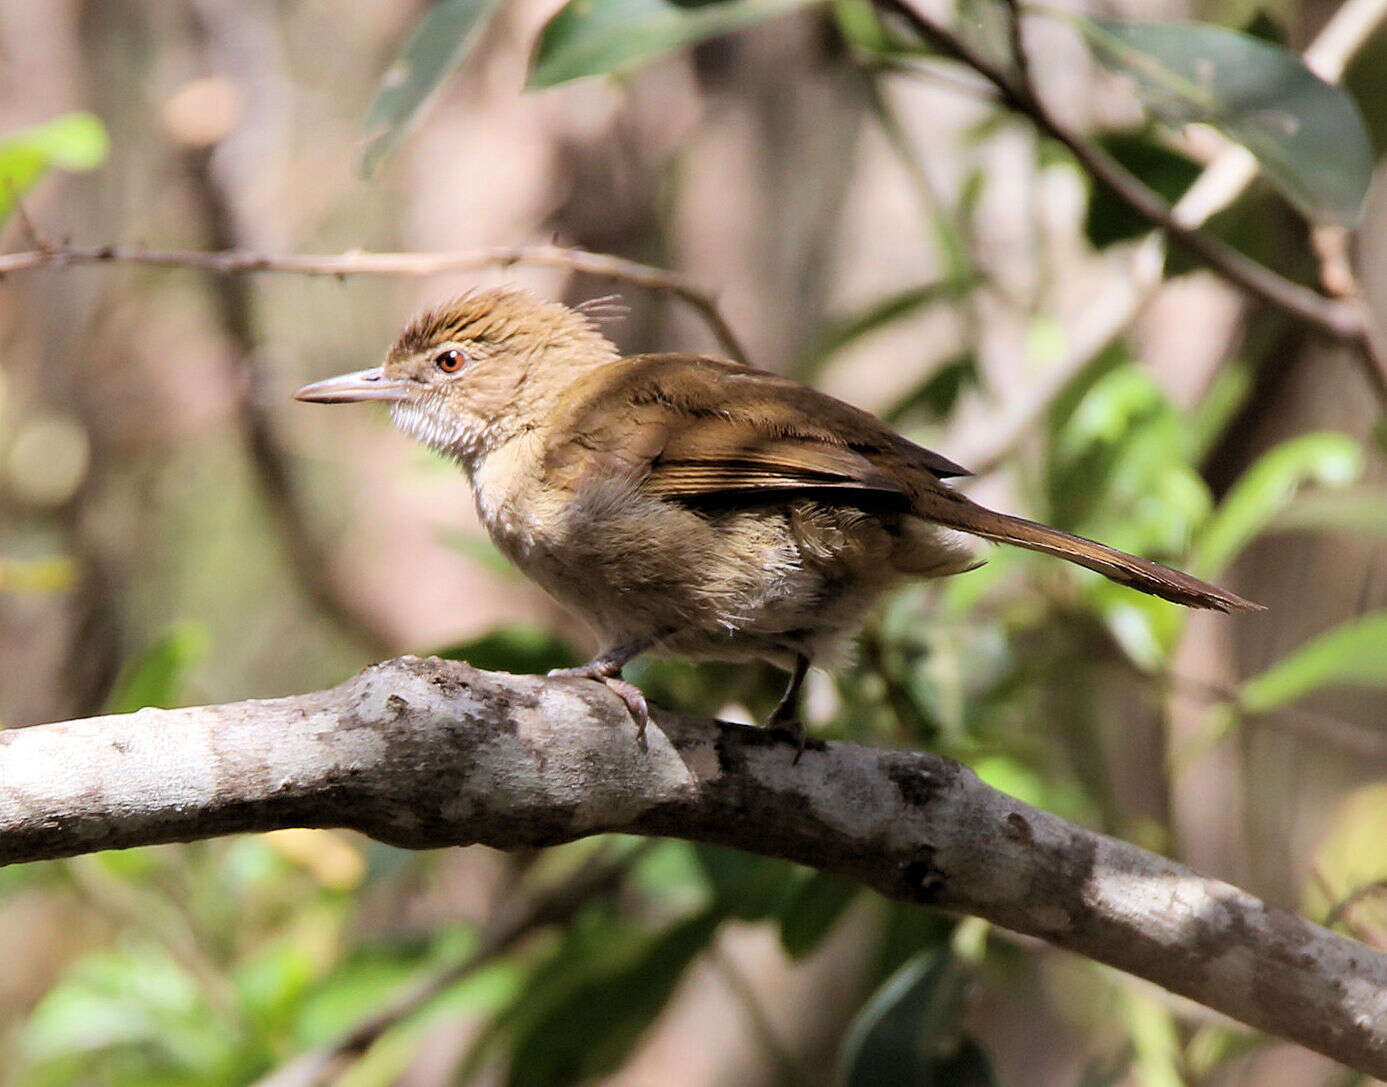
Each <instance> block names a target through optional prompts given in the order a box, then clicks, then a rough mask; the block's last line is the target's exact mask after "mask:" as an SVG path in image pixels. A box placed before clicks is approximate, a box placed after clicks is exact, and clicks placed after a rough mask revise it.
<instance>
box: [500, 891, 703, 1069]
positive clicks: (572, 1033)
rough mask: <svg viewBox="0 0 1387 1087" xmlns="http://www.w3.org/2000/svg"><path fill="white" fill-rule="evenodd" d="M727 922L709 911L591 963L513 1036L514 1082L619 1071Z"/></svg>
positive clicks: (512, 1067)
mask: <svg viewBox="0 0 1387 1087" xmlns="http://www.w3.org/2000/svg"><path fill="white" fill-rule="evenodd" d="M721 920H722V917H721V915H720V913H719V912H718V911H716V910H707V911H704V912H702V913H699V914H696V915H695V916H693V917H691V918H689V919H687V920H685V921H681V922H679V923H678V924H675V925H672V926H670V927H669V928H667V929H665V930H664V931H663V932H660V933H658V934H656V935H654V936H650V937H646V938H644V939H642V940H641V941H640V942H639V943H638V944H637V945H635V946H634V947H628V948H626V949H625V953H624V954H621V955H619V956H616V957H614V958H612V959H610V960H609V961H606V962H602V963H595V964H589V968H588V970H587V972H586V973H585V975H584V976H582V977H580V978H579V979H578V980H577V981H576V983H575V984H572V985H571V987H569V988H568V990H567V992H566V993H564V994H563V995H562V997H560V998H559V999H557V1000H553V1001H552V1002H550V1003H549V1005H548V1006H547V1008H545V1010H544V1011H543V1012H542V1013H541V1014H539V1015H538V1016H535V1017H533V1018H531V1019H530V1020H529V1022H528V1024H527V1026H526V1028H525V1029H524V1030H523V1031H522V1032H520V1033H517V1034H516V1035H514V1036H513V1041H514V1048H513V1050H512V1055H511V1065H510V1071H509V1074H508V1076H507V1083H509V1084H510V1085H511V1087H550V1085H551V1084H570V1083H576V1082H581V1081H583V1080H586V1079H589V1078H592V1077H595V1076H602V1075H606V1074H609V1073H611V1072H614V1071H615V1070H616V1069H618V1068H620V1067H621V1066H622V1064H624V1063H625V1062H626V1059H627V1057H628V1055H629V1054H630V1052H631V1050H632V1049H633V1048H634V1047H635V1045H636V1043H637V1042H639V1041H640V1038H641V1036H642V1035H643V1034H644V1033H645V1031H646V1028H647V1027H649V1026H650V1024H651V1023H652V1022H653V1021H654V1020H655V1018H656V1017H657V1016H658V1015H659V1014H660V1012H661V1011H662V1010H663V1009H664V1006H665V1004H666V1003H667V1002H668V1001H669V997H670V994H672V993H673V992H674V988H675V986H676V985H677V984H678V982H679V979H680V978H681V977H682V976H683V974H684V970H685V969H686V968H687V967H688V965H689V963H690V962H691V961H693V959H694V957H695V956H697V955H698V954H699V953H700V952H701V951H702V950H703V949H704V948H705V947H707V945H708V942H709V940H711V939H712V937H713V933H714V932H716V931H717V927H718V925H719V924H720V923H721ZM523 999H524V998H523V997H522V1000H523Z"/></svg>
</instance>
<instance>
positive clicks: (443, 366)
mask: <svg viewBox="0 0 1387 1087" xmlns="http://www.w3.org/2000/svg"><path fill="white" fill-rule="evenodd" d="M433 364H434V365H435V366H437V367H438V368H439V369H440V370H442V371H443V372H444V373H445V374H455V373H457V372H458V371H459V370H461V369H462V352H461V351H457V350H454V349H451V348H450V349H449V350H447V351H443V352H440V353H439V355H438V357H437V358H436V359H434V360H433Z"/></svg>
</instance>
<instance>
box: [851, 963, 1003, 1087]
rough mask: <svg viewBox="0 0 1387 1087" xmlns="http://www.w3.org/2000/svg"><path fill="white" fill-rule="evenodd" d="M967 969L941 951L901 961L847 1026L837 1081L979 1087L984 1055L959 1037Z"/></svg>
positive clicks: (985, 1081)
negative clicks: (897, 968)
mask: <svg viewBox="0 0 1387 1087" xmlns="http://www.w3.org/2000/svg"><path fill="white" fill-rule="evenodd" d="M966 983H967V975H966V973H965V971H964V968H963V967H962V966H961V964H959V963H958V962H957V961H956V960H955V959H954V957H953V956H952V955H951V954H950V953H949V952H948V951H947V950H946V949H941V950H939V951H933V952H927V953H925V954H924V955H921V956H920V957H919V958H917V959H915V960H913V961H911V962H910V963H907V964H906V965H905V966H904V967H902V968H901V969H900V970H899V971H897V973H896V974H894V975H893V976H892V977H891V978H890V980H888V981H887V982H886V984H885V985H883V986H882V987H881V989H879V990H878V991H877V993H876V995H874V996H873V997H872V999H871V1000H869V1001H868V1002H867V1006H866V1007H865V1008H864V1009H863V1010H862V1012H861V1013H860V1014H859V1015H858V1017H857V1021H856V1022H855V1023H854V1024H853V1026H852V1028H851V1029H850V1030H849V1032H848V1037H847V1040H846V1041H845V1042H844V1044H843V1052H842V1055H841V1057H840V1060H839V1076H838V1082H840V1083H842V1084H845V1085H846V1087H926V1085H929V1084H939V1085H940V1087H946V1085H947V1087H974V1085H978V1087H984V1085H989V1084H991V1083H992V1082H993V1078H992V1068H991V1065H990V1063H989V1061H988V1060H987V1056H986V1054H984V1053H983V1051H982V1050H981V1048H980V1047H979V1046H978V1045H977V1043H976V1042H974V1041H973V1040H972V1039H970V1038H966V1037H960V1036H959V1035H958V1029H957V1024H956V1019H957V1015H958V1010H959V1006H960V1004H961V1002H962V997H963V991H964V987H965V985H966Z"/></svg>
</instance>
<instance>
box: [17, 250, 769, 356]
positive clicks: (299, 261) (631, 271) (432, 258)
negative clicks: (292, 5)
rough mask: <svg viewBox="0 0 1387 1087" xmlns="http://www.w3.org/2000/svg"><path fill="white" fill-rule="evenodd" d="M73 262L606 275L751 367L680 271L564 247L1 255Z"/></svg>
mask: <svg viewBox="0 0 1387 1087" xmlns="http://www.w3.org/2000/svg"><path fill="white" fill-rule="evenodd" d="M74 264H142V265H149V266H153V267H159V268H195V269H199V270H201V271H204V272H213V273H215V274H217V275H237V274H242V273H247V272H291V273H294V274H296V275H307V276H356V275H378V276H380V275H384V276H431V275H440V274H442V273H444V272H466V271H473V270H476V269H480V268H496V267H501V268H508V267H510V266H512V265H515V264H528V265H533V266H538V267H547V268H567V269H570V270H572V271H575V272H587V273H588V274H589V275H595V276H606V277H608V278H609V279H619V280H621V281H622V282H625V283H633V284H635V285H636V286H638V287H644V288H645V289H647V290H652V291H666V292H668V293H669V294H672V295H674V297H676V298H678V299H679V300H680V301H681V302H683V303H685V304H686V305H689V306H691V307H693V309H695V310H697V311H698V313H699V314H700V315H701V316H702V317H703V319H704V320H705V321H706V322H707V323H708V327H709V328H710V329H711V330H712V332H713V335H714V337H716V339H717V341H718V346H719V347H720V348H721V349H722V350H723V351H724V352H726V353H727V357H728V358H730V359H732V360H734V361H736V362H746V361H747V355H746V352H745V351H744V350H743V348H742V345H741V342H740V341H739V340H738V339H737V336H736V333H734V332H733V331H732V328H731V326H730V325H728V323H727V321H726V320H724V318H723V316H722V312H721V311H720V310H719V309H718V304H717V302H716V301H715V300H714V298H713V296H712V295H710V294H708V293H707V292H706V291H703V290H700V289H699V288H698V287H696V286H694V284H693V283H692V282H690V281H689V280H688V279H687V278H685V277H684V276H681V275H679V274H678V273H677V272H669V271H666V270H665V269H663V268H655V267H653V266H651V265H649V264H641V263H639V262H638V261H634V260H627V259H626V258H625V257H616V256H612V255H611V254H609V253H590V252H588V251H587V250H585V249H567V248H565V247H563V246H561V245H508V246H495V247H492V248H490V249H463V250H458V251H456V252H452V253H367V252H363V251H362V250H353V251H350V252H346V253H324V254H322V255H313V254H303V253H259V252H250V251H248V250H240V249H228V250H221V251H218V252H213V253H206V252H198V251H195V250H168V249H162V250H161V249H131V248H125V247H122V246H115V245H100V246H75V245H50V244H44V245H37V246H35V247H34V248H33V249H31V250H28V251H27V252H23V253H5V254H0V278H3V277H4V276H7V275H12V274H15V273H17V272H27V271H29V270H31V269H34V268H44V267H67V266H70V265H74Z"/></svg>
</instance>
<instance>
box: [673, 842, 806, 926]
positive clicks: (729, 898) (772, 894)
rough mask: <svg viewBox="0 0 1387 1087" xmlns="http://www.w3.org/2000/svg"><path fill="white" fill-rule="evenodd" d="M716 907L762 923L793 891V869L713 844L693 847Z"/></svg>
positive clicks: (781, 863) (789, 866) (783, 864)
mask: <svg viewBox="0 0 1387 1087" xmlns="http://www.w3.org/2000/svg"><path fill="white" fill-rule="evenodd" d="M695 851H696V854H697V856H698V863H699V864H700V865H701V866H702V868H703V871H704V874H705V875H707V877H708V883H709V884H710V886H711V887H712V890H713V895H714V898H715V899H716V901H717V904H718V907H719V908H720V909H721V910H722V911H723V912H725V913H727V914H729V915H730V916H732V917H736V918H737V919H738V920H741V921H763V920H765V919H766V918H768V917H771V916H773V915H775V914H776V913H778V912H779V911H780V910H782V909H783V908H784V907H785V905H786V903H787V902H788V901H789V900H790V895H791V892H792V891H793V890H794V887H795V881H794V875H793V873H794V871H795V869H794V867H793V866H792V865H790V864H788V863H787V862H785V861H774V860H770V859H768V858H766V857H757V856H755V855H753V854H751V853H743V852H741V851H739V850H736V849H724V848H722V847H721V846H715V845H699V846H695Z"/></svg>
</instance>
